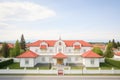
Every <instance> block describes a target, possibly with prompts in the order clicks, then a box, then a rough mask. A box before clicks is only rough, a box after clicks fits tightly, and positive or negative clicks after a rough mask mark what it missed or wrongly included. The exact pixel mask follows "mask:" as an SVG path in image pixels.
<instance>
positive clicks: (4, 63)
mask: <svg viewBox="0 0 120 80" xmlns="http://www.w3.org/2000/svg"><path fill="white" fill-rule="evenodd" d="M12 63H13V59H9V60H6V61H2V62H0V69H1V68H3V67H5V66H8V65H10V64H12Z"/></svg>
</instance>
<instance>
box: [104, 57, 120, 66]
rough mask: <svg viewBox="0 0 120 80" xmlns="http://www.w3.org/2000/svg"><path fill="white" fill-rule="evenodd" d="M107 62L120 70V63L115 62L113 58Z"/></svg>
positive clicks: (106, 60)
mask: <svg viewBox="0 0 120 80" xmlns="http://www.w3.org/2000/svg"><path fill="white" fill-rule="evenodd" d="M105 62H106V63H108V64H111V65H113V66H115V67H118V68H120V61H117V60H113V59H111V58H105Z"/></svg>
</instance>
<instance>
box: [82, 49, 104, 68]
mask: <svg viewBox="0 0 120 80" xmlns="http://www.w3.org/2000/svg"><path fill="white" fill-rule="evenodd" d="M82 57H83V65H84V66H85V67H99V66H100V59H101V58H102V56H100V55H98V54H97V53H95V52H93V51H91V50H90V51H87V52H85V53H83V54H82Z"/></svg>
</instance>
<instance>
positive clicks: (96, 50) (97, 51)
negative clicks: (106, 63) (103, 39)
mask: <svg viewBox="0 0 120 80" xmlns="http://www.w3.org/2000/svg"><path fill="white" fill-rule="evenodd" d="M92 51H93V52H95V53H97V54H99V55H101V56H103V51H102V50H101V49H100V48H99V47H94V48H93V49H92Z"/></svg>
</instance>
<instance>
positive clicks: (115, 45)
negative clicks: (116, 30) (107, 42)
mask: <svg viewBox="0 0 120 80" xmlns="http://www.w3.org/2000/svg"><path fill="white" fill-rule="evenodd" d="M112 47H113V48H117V44H116V42H115V40H114V39H113V40H112Z"/></svg>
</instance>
